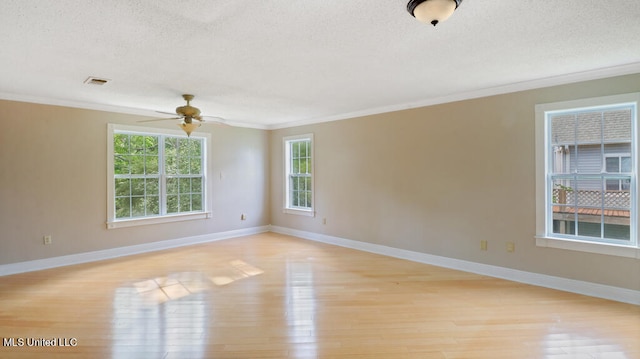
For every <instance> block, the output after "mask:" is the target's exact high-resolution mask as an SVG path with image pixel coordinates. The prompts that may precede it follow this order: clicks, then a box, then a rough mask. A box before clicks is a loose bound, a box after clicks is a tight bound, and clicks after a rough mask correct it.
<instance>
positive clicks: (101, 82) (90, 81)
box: [84, 77, 110, 86]
mask: <svg viewBox="0 0 640 359" xmlns="http://www.w3.org/2000/svg"><path fill="white" fill-rule="evenodd" d="M109 81H110V80H107V79H101V78H98V77H88V78H87V79H86V80H84V83H85V84H88V85H98V86H102V85H104V84H106V83H107V82H109Z"/></svg>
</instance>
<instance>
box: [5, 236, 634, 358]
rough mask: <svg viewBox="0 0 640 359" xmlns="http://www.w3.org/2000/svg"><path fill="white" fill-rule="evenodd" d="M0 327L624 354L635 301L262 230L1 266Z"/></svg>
mask: <svg viewBox="0 0 640 359" xmlns="http://www.w3.org/2000/svg"><path fill="white" fill-rule="evenodd" d="M0 337H2V340H3V346H1V347H0V358H33V357H46V358H114V359H120V358H180V359H184V358H359V359H365V358H384V359H395V358H438V359H443V358H446V359H453V358H492V359H500V358H509V359H516V358H517V359H521V358H536V359H537V358H547V359H560V358H585V359H594V358H615V359H631V358H640V307H639V306H633V305H627V304H621V303H616V302H611V301H606V300H601V299H595V298H590V297H585V296H580V295H576V294H570V293H564V292H560V291H554V290H550V289H544V288H538V287H533V286H528V285H524V284H519V283H513V282H509V281H504V280H499V279H493V278H489V277H483V276H479V275H474V274H468V273H463V272H458V271H453V270H448V269H443V268H438V267H433V266H428V265H424V264H418V263H412V262H408V261H404V260H399V259H394V258H387V257H383V256H379V255H374V254H370V253H363V252H358V251H354V250H350V249H346V248H340V247H334V246H330V245H324V244H320V243H315V242H311V241H306V240H302V239H297V238H292V237H287V236H282V235H278V234H273V233H266V234H261V235H256V236H250V237H243V238H236V239H230V240H224V241H219V242H214V243H209V244H205V245H197V246H192V247H187V248H179V249H174V250H169V251H162V252H155V253H149V254H144V255H137V256H131V257H126V258H120V259H115V260H109V261H103V262H98V263H90V264H84V265H76V266H69V267H64V268H57V269H52V270H46V271H40V272H32V273H26V274H19V275H13V276H5V277H0ZM53 338H57V339H55V344H57V346H49V347H46V346H34V344H38V343H39V344H46V343H45V342H44V341H43V340H41V339H45V340H52V339H53ZM11 340H13V343H14V344H15V345H16V346H7V345H8V344H9V343H10V341H11ZM20 340H23V344H24V345H23V346H17V345H18V343H19V342H20ZM37 340H39V342H38V341H37ZM73 344H75V346H73ZM62 345H67V346H62Z"/></svg>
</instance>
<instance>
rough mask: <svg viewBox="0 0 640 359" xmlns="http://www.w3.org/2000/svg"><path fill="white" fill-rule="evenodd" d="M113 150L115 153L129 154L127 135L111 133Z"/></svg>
mask: <svg viewBox="0 0 640 359" xmlns="http://www.w3.org/2000/svg"><path fill="white" fill-rule="evenodd" d="M113 152H114V153H115V154H120V155H126V154H129V135H127V134H123V133H116V134H114V135H113Z"/></svg>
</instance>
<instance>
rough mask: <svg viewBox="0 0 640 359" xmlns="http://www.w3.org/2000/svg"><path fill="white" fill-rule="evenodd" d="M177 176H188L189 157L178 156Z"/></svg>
mask: <svg viewBox="0 0 640 359" xmlns="http://www.w3.org/2000/svg"><path fill="white" fill-rule="evenodd" d="M178 174H181V175H188V174H189V157H183V156H178Z"/></svg>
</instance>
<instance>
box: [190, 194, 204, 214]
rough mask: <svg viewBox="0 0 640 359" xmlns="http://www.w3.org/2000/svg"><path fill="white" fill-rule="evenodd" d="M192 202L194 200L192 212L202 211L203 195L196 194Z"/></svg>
mask: <svg viewBox="0 0 640 359" xmlns="http://www.w3.org/2000/svg"><path fill="white" fill-rule="evenodd" d="M191 200H192V203H191V205H192V210H193V211H202V209H203V208H202V195H201V194H194V195H192V196H191Z"/></svg>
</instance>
